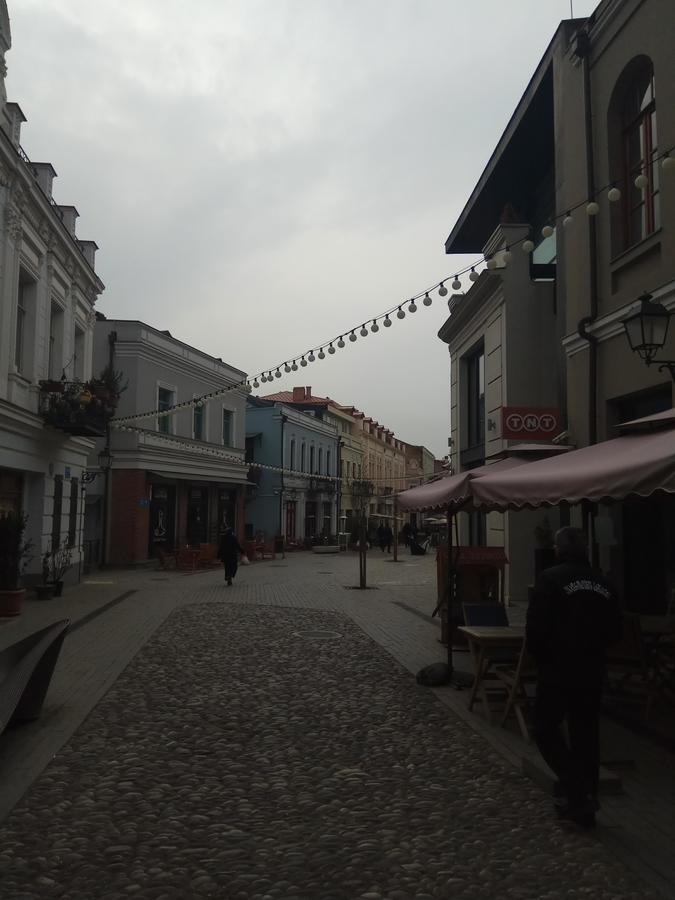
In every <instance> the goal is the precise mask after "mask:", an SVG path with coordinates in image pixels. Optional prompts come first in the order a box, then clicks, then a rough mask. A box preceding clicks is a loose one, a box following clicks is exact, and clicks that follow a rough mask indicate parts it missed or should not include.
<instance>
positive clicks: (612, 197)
mask: <svg viewBox="0 0 675 900" xmlns="http://www.w3.org/2000/svg"><path fill="white" fill-rule="evenodd" d="M607 199H608V200H609V202H610V203H618V202H619V200H620V199H621V191H620V190H619V189H618V187H616V186H615V187H611V188H610V189H609V190H608V191H607Z"/></svg>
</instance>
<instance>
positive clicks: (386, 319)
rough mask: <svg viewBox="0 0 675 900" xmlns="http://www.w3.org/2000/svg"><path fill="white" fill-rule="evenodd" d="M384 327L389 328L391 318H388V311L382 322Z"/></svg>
mask: <svg viewBox="0 0 675 900" xmlns="http://www.w3.org/2000/svg"><path fill="white" fill-rule="evenodd" d="M382 324H383V325H384V327H385V328H391V319H390V318H389V313H387V315H386V316H385V317H384V322H383V323H382Z"/></svg>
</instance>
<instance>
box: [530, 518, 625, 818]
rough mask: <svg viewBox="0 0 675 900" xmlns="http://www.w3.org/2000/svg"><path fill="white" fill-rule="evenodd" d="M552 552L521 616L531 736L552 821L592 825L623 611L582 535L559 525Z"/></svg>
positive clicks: (597, 807) (595, 809)
mask: <svg viewBox="0 0 675 900" xmlns="http://www.w3.org/2000/svg"><path fill="white" fill-rule="evenodd" d="M555 555H556V560H557V565H555V566H553V567H552V568H550V569H545V570H544V571H543V572H542V573H541V575H540V576H539V578H538V579H537V582H536V584H535V586H534V592H533V595H532V599H531V601H530V605H529V608H528V611H527V628H526V643H527V650H528V652H529V653H530V655H531V656H532V657H533V658H534V660H535V663H536V664H537V670H538V679H537V693H536V698H535V706H534V735H535V740H536V743H537V746H538V747H539V751H540V753H541V755H542V756H543V757H544V759H545V760H546V762H547V763H548V765H549V766H550V768H551V769H552V770H553V772H554V773H555V775H556V776H557V778H558V783H557V785H556V788H555V790H554V797H555V800H554V803H555V809H556V813H557V815H558V818H560V819H564V820H567V821H570V822H573V823H575V824H577V825H580V826H582V827H585V828H591V827H593V826H594V825H595V813H596V811H597V810H598V809H599V804H598V781H599V770H600V750H599V719H600V697H601V693H602V683H603V679H604V672H605V651H606V649H607V647H609V646H611V645H612V644H614V643H615V642H616V641H618V640H619V638H620V637H621V611H620V608H619V603H618V600H617V596H616V593H615V591H614V589H613V588H612V586H611V585H610V584H609V582H608V581H607V579H606V578H605V577H604V576H603V574H602V573H601V572H600V571H599V570H597V569H594V568H593V567H592V566H591V564H590V562H589V561H588V553H587V541H586V536H585V535H584V533H583V532H582V531H580V530H579V529H578V528H569V527H567V528H561V529H560V530H559V531H558V532H557V533H556V535H555ZM563 721H566V722H567V730H568V735H569V743H568V742H567V741H566V740H565V738H564V737H563V734H562V731H561V725H562V723H563Z"/></svg>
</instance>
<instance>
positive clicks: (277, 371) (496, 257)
mask: <svg viewBox="0 0 675 900" xmlns="http://www.w3.org/2000/svg"><path fill="white" fill-rule="evenodd" d="M659 161H660V162H661V168H662V169H663V171H664V172H668V173H671V172H675V147H671V148H669V149H668V150H665V151H664V152H663V153H661V154H659V155H658V156H656V157H655V159H654V162H659ZM634 184H635V187H636V188H637V189H638V190H646V189H647V188H648V187H649V180H648V178H647V176H646V175H645V174H644V172H640V173H639V174H638V175H637V176H636V178H635V179H634ZM603 194H606V195H607V200H608V201H609V203H610V204H615V203H617V202H618V201H619V200H620V199H621V198H622V192H621V190H620V189H619V188H618V187H617V182H616V181H612V182H611V183H609V184H607V185H605V186H604V187H602V188H600V189H599V190H598V191H596V193H595V198H599V197H600V196H601V195H603ZM595 198H591V199H589V198H586V199H584V200H581V201H579V203H577V204H575V205H573V206H569V207H567V208H566V210H565V211H564V212H563V213H557V214H556V215H554V216H552V217H551V218H550V219H549V220H548V221H547V222H546V223H545V224H544V226H543V227H542V229H541V235H542V237H545V238H548V237H551V236H552V235H553V234H554V231H555V227H556V224H557V222H558V221H560V222H561V223H562V225H563V227H564V228H566V229H567V228H569V227H571V226H572V225H573V223H574V217H573V213H574V212H576V211H577V210H579V209H581V208H584V207H585V210H586V213H587V216H588V217H593V216H596V215H598V213H599V212H600V205H599V203H598V202H597V199H595ZM518 245H520V247H521V249H522V250H523V251H524V252H525V253H532V252H533V251H534V249H535V246H536V245H535V242H534V240H532V235H531V234H528V235H526V236H524V237H522V238H519V239H518V240H516V241H513V242H512V243H510V244H507V245H506V246H505V247H503V248H502V249H501V250H498V251H496V252H495V253H494V254H492V255H489V256H483V257H481V258H480V259H479V260H477V261H476V262H474V263H471V264H470V265H467V266H465V267H464V268H462V269H459V270H458V271H457V272H456V273H455V274H454V275H447V276H446V277H444V278H442V279H441V280H440V281H437V282H436V284H434V285H432V286H431V287H429V288H425V289H424V290H423V291H420V292H419V293H418V294H414V295H413V296H412V297H410V298H409V299H408V300H405V301H403V302H402V303H397V304H396V305H395V306H392V307H391V309H388V310H386V311H385V312H383V313H380V314H379V315H377V316H375V317H373V318H372V320H371V319H368V321H372V324H371V326H370V331H369V330H368V329H367V327H366V323H363V324H362V325H360V326H359V325H356V326H354V327H353V328H347V329H345V330H344V331H343V332H342V333H341V334H340V335H339V336H337V337H333V338H331V339H330V340H329V341H324V342H323V343H322V344H319V345H317V346H316V347H313V348H312V349H311V350H306V351H305V352H304V353H302V354H296V356H294V357H289V359H287V360H284V361H283V362H281V363H279V364H278V365H276V366H272V368H271V369H268V370H266V371H263V372H258V374H257V375H253V376H250V377H248V378H245V379H242V380H241V381H235V382H234V383H232V384H230V385H228V386H227V387H224V388H218V389H217V390H215V391H212V392H210V393H206V394H202V395H201V396H199V397H194V398H193V399H192V400H189V401H186V402H182V403H176V404H174V405H173V406H171V407H168V408H167V409H165V410H159V409H153V410H148V411H147V412H144V413H134V414H133V415H129V416H120V417H115V418H114V419H111V420H110V424H111V425H116V424H121V423H127V422H138V421H142V420H144V419H157V418H160V417H164V416H171V415H174V414H176V413H178V412H181V411H183V410H185V409H189V408H192V407H194V406H196V405H198V404H199V403H201V404H202V406H203V405H204V404H206V403H208V402H209V401H211V400H215V399H218V398H220V397H223V396H225V395H226V394H227V393H229V392H230V391H241V392H244V393H250V392H251V389H256V390H257V389H258V388H259V387H260V383H261V382H262V383H263V384H266V383H267V382H268V381H274V378H275V377H276V378H281V376H282V371H281V370H282V369H283V371H284V372H286V373H287V374H288V371H289V369H290V371H291V372H297V371H298V363H297V360H298V359H299V360H300V366H301V367H303V368H304V367H306V366H307V365H308V363H307V360H308V359H309V361H310V362H314V360H315V359H317V358H318V359H320V360H323V359H325V357H326V354H327V353H328V354H330V355H333V354H334V353H335V352H336V347H337V348H338V349H343V348H344V347H345V346H346V345H345V340H344V338H345V335H347V336H348V338H349V341H350V342H351V343H354V342H356V341H357V334H356V332H357V330H358V331H359V334H360V335H361V336H362V337H367V336H368V334H370V333H373V334H374V333H377V331H379V326H378V324H377V323H378V321H381V322H382V325H383V326H384V327H385V328H390V327H391V325H392V324H393V321H392V318H391V317H392V316H393V315H394V314H395V315H396V318H397V319H405V318H406V313H405V310H404V309H403V307H404V306H405V305H407V307H408V312H410V313H415V312H416V311H417V309H418V307H417V305H416V303H415V301H416V300H422V304H423V305H424V306H431V305H432V302H433V300H432V297H431V293H432V292H433V291H436V290H438V295H439V296H440V297H445V296H447V294H448V289H447V287H446V286H445V285H446V282H450V283H451V286H452V289H453V291H459V290H460V289H461V287H462V282H461V281H460V279H461V277H462V276H463V275H468V276H469V281H471V282H473V283H475V282H476V281H478V279H479V278H480V275H481V273H480V272H477V271H476V269H477V267H479V266H481V265H485V267H486V268H487V269H488V270H489V271H493V272H494V270H495V269H497V268H499V266H500V263H501V266H502V267H503V266H506V265H508V264H509V262H510V261H511V259H512V258H513V253H512V251H513V249H514V248H515V247H517V246H518ZM315 354H316V355H315Z"/></svg>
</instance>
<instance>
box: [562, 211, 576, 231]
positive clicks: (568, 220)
mask: <svg viewBox="0 0 675 900" xmlns="http://www.w3.org/2000/svg"><path fill="white" fill-rule="evenodd" d="M572 222H574V219H573V218H572V213H571V212H570V211H569V210H567V212H566V214H565V218H564V219H563V221H562V223H563V228H569V226H570V225H571V224H572Z"/></svg>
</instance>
